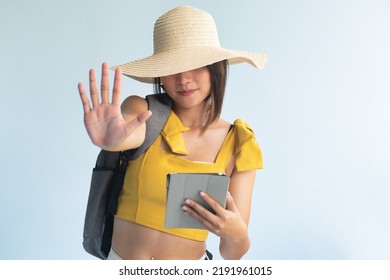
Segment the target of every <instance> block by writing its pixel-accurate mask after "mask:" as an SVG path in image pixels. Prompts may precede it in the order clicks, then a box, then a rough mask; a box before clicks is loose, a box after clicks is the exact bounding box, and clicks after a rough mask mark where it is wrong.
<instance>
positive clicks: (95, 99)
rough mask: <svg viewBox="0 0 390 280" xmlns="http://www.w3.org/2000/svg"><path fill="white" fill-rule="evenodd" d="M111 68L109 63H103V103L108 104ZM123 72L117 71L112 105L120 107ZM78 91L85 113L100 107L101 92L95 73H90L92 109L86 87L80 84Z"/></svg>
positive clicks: (101, 87)
mask: <svg viewBox="0 0 390 280" xmlns="http://www.w3.org/2000/svg"><path fill="white" fill-rule="evenodd" d="M108 72H109V67H108V64H107V63H103V65H102V78H101V86H100V90H101V103H102V104H108V103H109V95H110V93H109V73H108ZM121 74H122V73H121V70H120V69H119V68H118V69H116V70H115V77H114V87H113V94H112V104H114V105H120V98H121V88H122V79H121ZM78 90H79V93H80V98H81V102H82V104H83V108H84V113H88V112H89V111H90V110H91V109H93V108H96V107H98V106H99V92H98V89H97V85H96V75H95V71H94V70H93V69H91V70H90V71H89V90H90V96H91V101H92V107H91V104H90V101H89V99H88V96H87V94H86V92H85V89H84V86H83V84H82V83H79V84H78Z"/></svg>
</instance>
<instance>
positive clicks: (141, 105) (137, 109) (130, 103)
mask: <svg viewBox="0 0 390 280" xmlns="http://www.w3.org/2000/svg"><path fill="white" fill-rule="evenodd" d="M121 110H122V113H123V114H139V113H142V112H145V111H147V110H148V102H147V101H146V99H145V98H142V97H140V96H138V95H130V96H128V97H127V98H126V99H125V100H124V101H123V103H122V105H121Z"/></svg>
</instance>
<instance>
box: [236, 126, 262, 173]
mask: <svg viewBox="0 0 390 280" xmlns="http://www.w3.org/2000/svg"><path fill="white" fill-rule="evenodd" d="M234 129H235V137H236V139H235V140H236V141H235V154H236V169H237V171H238V172H240V171H248V170H253V169H262V168H263V156H262V153H261V149H260V145H259V143H257V141H256V137H255V134H254V132H253V130H252V128H251V127H250V126H249V125H248V124H247V123H246V122H245V121H243V120H236V121H235V122H234Z"/></svg>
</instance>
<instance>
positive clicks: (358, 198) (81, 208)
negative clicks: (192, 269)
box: [0, 0, 390, 259]
mask: <svg viewBox="0 0 390 280" xmlns="http://www.w3.org/2000/svg"><path fill="white" fill-rule="evenodd" d="M180 4H189V5H193V6H195V7H198V8H201V9H204V10H206V11H208V12H210V13H211V14H212V15H213V16H214V18H215V21H216V23H217V26H218V30H219V35H220V41H221V44H222V45H223V46H224V47H225V48H231V49H242V50H248V51H259V52H265V53H267V55H268V58H269V63H268V65H267V67H266V68H265V69H264V70H263V71H258V70H256V69H254V68H252V67H251V66H249V65H237V66H232V67H231V68H230V75H229V81H228V87H227V96H226V101H225V104H224V110H223V117H224V118H225V119H227V120H228V121H233V120H234V119H236V118H243V119H245V120H246V121H247V122H248V123H249V124H250V125H251V126H252V127H253V129H254V130H255V132H256V135H257V138H258V140H259V142H260V144H261V147H262V149H263V153H264V162H265V169H264V170H262V171H259V172H258V177H257V180H256V186H255V192H254V196H253V210H252V215H251V224H250V236H251V239H252V247H251V249H250V251H249V252H248V253H247V255H246V256H245V258H246V259H389V258H390V203H389V202H390V188H389V186H390V175H389V173H390V172H389V170H390V52H389V50H390V31H389V30H390V17H389V14H390V2H389V1H385V0H383V1H380V0H367V1H363V0H362V1H359V0H328V1H310V0H306V1H305V0H296V1H282V0H273V1H248V0H240V1H236V0H234V1H222V0H221V1H157V0H155V1H130V0H115V1H107V0H104V1H96V0H93V1H92V0H87V1H76V0H64V1H50V0H46V1H45V0H35V1H30V0H25V1H21V0H13V1H5V0H1V3H0V41H1V43H0V61H1V64H0V65H1V70H0V71H1V73H0V87H1V93H0V94H1V110H0V128H1V130H0V131H1V132H0V133H1V138H0V139H1V140H0V141H1V145H0V152H1V161H0V172H1V175H0V192H1V193H0V205H1V206H0V208H1V211H0V221H1V230H0V259H90V258H92V257H90V256H89V255H88V254H86V253H85V252H84V251H83V248H82V246H81V242H82V230H83V220H84V213H85V206H86V200H87V196H88V191H89V183H90V175H91V169H92V167H93V165H94V162H95V158H96V155H97V153H98V148H96V147H94V146H93V145H92V144H91V143H90V141H89V138H88V136H87V134H86V132H85V129H84V127H83V122H82V106H81V103H80V100H79V96H78V92H77V83H78V82H80V81H82V82H84V83H87V81H88V70H89V69H90V68H91V67H94V68H95V69H96V70H98V71H99V72H100V65H101V63H102V62H103V61H107V62H109V63H110V64H111V65H116V64H120V63H124V62H127V61H131V60H134V59H137V58H141V57H145V56H147V55H149V54H151V53H152V30H153V24H154V22H155V20H156V19H157V17H158V16H160V15H161V14H163V13H164V12H166V11H168V10H169V9H171V8H173V7H175V6H177V5H180ZM123 91H124V95H125V96H126V95H129V94H139V95H141V96H144V95H145V94H148V93H151V92H152V88H151V86H149V85H143V84H141V83H138V82H136V81H133V80H131V79H127V78H125V79H124V90H123ZM208 247H209V249H210V250H211V251H212V252H214V254H215V255H216V258H220V256H219V254H218V245H217V239H216V238H215V237H210V240H209V242H208Z"/></svg>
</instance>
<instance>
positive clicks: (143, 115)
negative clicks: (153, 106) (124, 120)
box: [136, 110, 152, 125]
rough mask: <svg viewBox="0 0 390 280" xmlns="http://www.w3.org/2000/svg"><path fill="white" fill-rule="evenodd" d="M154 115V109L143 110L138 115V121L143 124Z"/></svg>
mask: <svg viewBox="0 0 390 280" xmlns="http://www.w3.org/2000/svg"><path fill="white" fill-rule="evenodd" d="M151 115H152V111H149V110H148V111H145V112H142V113H141V114H139V115H138V116H137V118H136V119H137V121H138V122H139V124H140V125H141V124H143V123H144V122H146V120H147V119H149V118H150V116H151Z"/></svg>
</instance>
